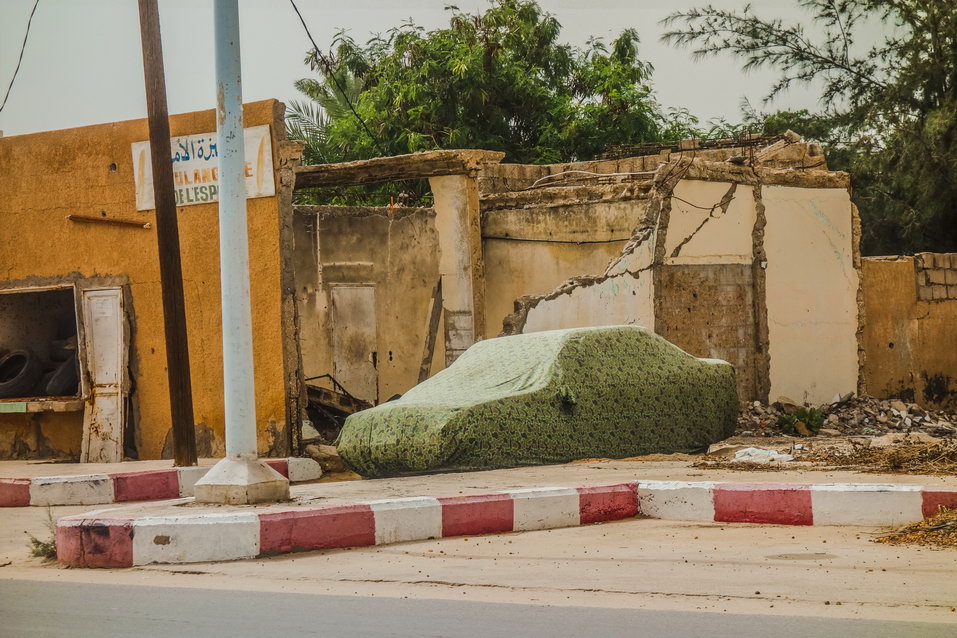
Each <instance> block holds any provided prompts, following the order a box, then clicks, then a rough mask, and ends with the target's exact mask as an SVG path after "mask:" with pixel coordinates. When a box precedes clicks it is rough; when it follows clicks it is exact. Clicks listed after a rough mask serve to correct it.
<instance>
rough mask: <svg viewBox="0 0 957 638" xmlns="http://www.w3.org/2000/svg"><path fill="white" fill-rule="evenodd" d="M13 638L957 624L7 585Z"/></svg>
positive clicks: (891, 628)
mask: <svg viewBox="0 0 957 638" xmlns="http://www.w3.org/2000/svg"><path fill="white" fill-rule="evenodd" d="M0 617H2V618H3V632H2V633H3V634H4V635H5V636H16V637H20V636H23V637H24V638H26V637H33V636H35V637H41V636H42V637H46V636H70V637H73V638H83V637H86V636H97V637H99V636H128V637H137V636H230V637H232V638H242V637H246V636H249V637H254V636H255V637H259V636H264V635H291V636H296V635H310V636H368V637H374V636H410V637H416V638H420V637H424V636H436V637H439V636H443V637H444V636H449V637H453V636H482V635H499V636H525V637H534V636H548V637H549V638H556V637H559V636H575V637H579V636H584V635H596V636H703V635H707V636H711V637H714V638H718V637H720V636H734V637H736V638H751V637H755V638H758V637H760V638H765V637H766V636H769V635H776V636H802V637H804V638H815V637H822V638H823V637H830V636H838V635H840V636H842V638H854V637H857V636H860V637H862V638H864V637H867V638H881V637H883V636H887V637H895V638H901V637H905V636H920V637H922V638H934V637H936V636H942V637H943V636H952V635H953V632H954V627H953V626H952V625H941V624H930V623H899V622H880V621H866V620H848V619H821V618H800V617H793V616H777V617H772V616H766V615H754V614H715V613H701V612H682V611H660V610H646V609H600V608H587V607H548V606H543V605H523V604H507V603H502V604H490V603H476V602H458V601H447V600H406V599H401V598H399V599H396V598H369V597H364V596H322V595H303V594H281V593H262V592H248V591H223V590H215V589H190V588H179V587H176V588H172V587H164V588H159V587H123V586H118V585H84V584H78V583H38V582H30V581H0Z"/></svg>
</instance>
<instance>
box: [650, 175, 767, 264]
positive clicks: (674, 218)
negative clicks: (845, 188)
mask: <svg viewBox="0 0 957 638" xmlns="http://www.w3.org/2000/svg"><path fill="white" fill-rule="evenodd" d="M732 186H734V192H733V193H732V194H731V201H730V203H729V204H728V207H727V211H724V210H722V208H721V207H719V206H718V204H719V203H720V202H721V201H722V199H723V198H724V197H725V196H726V195H727V194H728V193H729V191H730V190H731V188H732ZM755 219H756V213H755V210H754V191H753V189H752V187H751V186H747V185H745V184H737V185H733V184H731V183H729V182H705V181H701V180H681V181H680V182H678V184H677V186H675V189H674V191H673V192H672V198H671V214H670V216H669V221H668V232H667V235H666V237H665V263H666V264H750V263H751V261H752V259H753V249H752V245H753V241H752V233H753V231H754V222H755ZM679 247H680V249H679ZM675 249H679V250H678V255H677V256H675V257H672V253H674V251H675Z"/></svg>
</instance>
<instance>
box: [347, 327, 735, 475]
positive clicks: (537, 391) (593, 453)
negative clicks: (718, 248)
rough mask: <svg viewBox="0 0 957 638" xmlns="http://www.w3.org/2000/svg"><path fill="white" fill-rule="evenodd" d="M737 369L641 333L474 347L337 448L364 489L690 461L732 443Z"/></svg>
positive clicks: (589, 332) (354, 429)
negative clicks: (618, 462) (444, 475)
mask: <svg viewBox="0 0 957 638" xmlns="http://www.w3.org/2000/svg"><path fill="white" fill-rule="evenodd" d="M737 413H738V399H737V395H736V392H735V380H734V369H733V368H732V366H731V365H730V364H728V363H726V362H724V361H718V360H715V359H698V358H696V357H693V356H691V355H689V354H688V353H686V352H684V351H683V350H681V349H680V348H678V347H677V346H674V345H672V344H671V343H669V342H667V341H666V340H664V339H663V338H661V337H660V336H658V335H656V334H655V333H653V332H651V331H649V330H647V329H645V328H641V327H638V326H610V327H597V328H575V329H569V330H553V331H547V332H536V333H532V334H524V335H515V336H509V337H499V338H496V339H488V340H486V341H481V342H478V343H476V344H475V345H473V346H472V347H470V348H469V349H468V350H467V351H466V352H465V353H464V354H462V356H461V357H459V359H458V360H456V361H455V363H453V364H452V365H451V366H449V367H448V368H447V369H445V370H443V371H441V372H439V373H438V374H436V375H435V376H433V377H432V378H430V379H428V380H427V381H425V382H423V383H420V384H419V385H417V386H416V387H414V388H412V389H411V390H409V391H408V392H407V393H406V394H405V395H403V396H402V397H401V398H399V399H397V400H394V401H389V402H387V403H383V404H381V405H378V406H376V407H374V408H371V409H368V410H363V411H361V412H357V413H356V414H353V415H351V416H350V417H349V418H348V419H346V422H345V425H344V427H343V429H342V432H341V433H340V435H339V439H338V441H337V446H338V449H339V454H340V456H341V457H342V459H343V460H344V461H345V462H346V464H347V465H348V466H349V467H351V468H352V469H354V470H355V471H356V472H358V473H359V474H362V475H363V476H369V477H380V476H394V475H399V474H408V473H420V472H430V471H443V470H444V471H451V470H457V471H463V470H486V469H494V468H503V467H514V466H520V465H544V464H549V463H562V462H566V461H571V460H574V459H581V458H594V457H603V458H625V457H630V456H637V455H642V454H651V453H656V452H658V453H672V452H691V451H695V450H698V449H701V448H704V447H706V446H707V445H709V444H711V443H714V442H716V441H719V440H722V439H725V438H727V437H729V436H731V435H732V433H733V432H734V428H735V420H736V417H737Z"/></svg>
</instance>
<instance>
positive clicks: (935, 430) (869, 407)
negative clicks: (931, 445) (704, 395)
mask: <svg viewBox="0 0 957 638" xmlns="http://www.w3.org/2000/svg"><path fill="white" fill-rule="evenodd" d="M808 412H813V413H814V414H815V415H818V413H819V416H820V417H822V418H823V419H822V420H823V422H822V423H821V424H820V427H819V428H816V427H814V425H813V424H805V423H803V422H802V421H799V420H798V421H796V419H795V415H799V413H800V415H801V416H803V415H805V414H808ZM788 417H790V418H788ZM795 421H796V422H795ZM789 423H791V424H793V425H791V426H789ZM795 426H796V427H795ZM889 433H904V434H906V433H924V434H929V435H931V436H934V437H938V438H949V437H953V436H955V435H957V414H955V413H953V412H944V411H937V410H925V409H924V408H921V407H920V406H918V405H917V404H915V403H905V402H903V401H901V400H899V399H875V398H873V397H858V396H854V395H847V396H844V397H840V398H838V399H836V400H835V401H834V402H833V403H830V404H827V405H822V406H816V407H812V406H805V405H801V404H800V403H797V402H795V401H792V400H790V399H788V398H786V397H779V398H778V400H777V401H775V402H774V403H772V404H771V405H764V404H762V403H761V402H760V401H754V402H752V403H748V404H746V405H745V406H744V407H743V408H742V410H741V413H740V414H739V416H738V428H737V434H738V435H739V436H769V437H770V436H786V435H797V436H814V435H815V434H816V435H818V436H881V435H883V434H889Z"/></svg>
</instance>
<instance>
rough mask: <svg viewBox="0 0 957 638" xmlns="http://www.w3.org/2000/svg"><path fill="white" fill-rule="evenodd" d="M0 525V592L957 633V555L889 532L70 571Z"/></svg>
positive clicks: (643, 535)
mask: <svg viewBox="0 0 957 638" xmlns="http://www.w3.org/2000/svg"><path fill="white" fill-rule="evenodd" d="M82 509H83V508H75V507H57V508H53V513H54V515H55V516H61V515H66V514H71V513H76V512H78V511H81V510H82ZM0 516H2V519H0V521H2V522H0V565H4V566H3V567H0V590H2V588H3V580H4V579H29V580H39V581H60V582H81V583H113V584H119V585H129V586H135V585H152V586H161V587H163V586H165V587H198V588H207V589H224V590H247V591H271V592H296V593H304V594H337V595H360V596H375V597H392V598H420V599H446V600H470V601H484V602H502V603H505V602H515V603H535V604H546V605H578V606H588V607H605V608H645V609H672V610H687V611H693V610H702V611H719V612H721V611H724V612H729V613H747V614H755V613H757V614H775V615H798V616H819V617H833V618H871V619H880V620H920V621H924V622H953V623H955V624H957V611H952V609H953V606H954V605H957V578H955V575H957V550H932V549H928V548H921V547H892V546H887V545H880V544H877V543H872V542H870V539H871V538H873V537H874V536H876V535H878V534H879V533H880V532H881V531H882V530H879V529H875V528H850V527H848V528H834V527H781V526H757V525H729V524H719V523H705V524H702V523H687V522H674V521H659V520H653V519H631V520H627V521H619V522H615V523H606V524H603V525H591V526H585V527H575V528H567V529H556V530H548V531H537V532H524V533H512V534H500V535H489V536H479V537H471V538H448V539H441V540H433V541H420V542H414V543H406V544H402V545H393V546H386V547H369V548H358V549H351V550H328V551H318V552H309V553H304V554H291V555H285V556H279V557H275V558H270V559H263V560H248V561H237V562H229V563H198V564H191V565H187V566H183V565H151V566H145V567H136V568H130V569H125V570H107V569H63V568H60V567H58V566H56V565H55V564H44V563H43V562H42V561H40V560H39V559H33V558H29V557H28V555H27V542H26V540H27V539H26V536H25V535H24V534H23V532H22V530H24V529H26V530H30V531H31V532H32V533H34V534H36V535H38V536H40V537H41V538H46V537H48V536H49V533H48V532H47V531H46V529H45V527H44V522H45V521H44V519H45V517H46V510H45V509H44V508H36V507H34V508H17V509H9V510H7V511H5V512H3V513H2V514H0ZM8 563H9V564H8Z"/></svg>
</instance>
